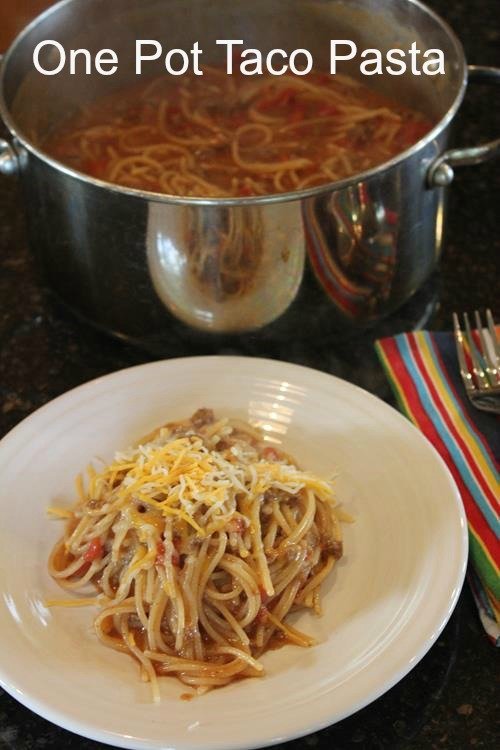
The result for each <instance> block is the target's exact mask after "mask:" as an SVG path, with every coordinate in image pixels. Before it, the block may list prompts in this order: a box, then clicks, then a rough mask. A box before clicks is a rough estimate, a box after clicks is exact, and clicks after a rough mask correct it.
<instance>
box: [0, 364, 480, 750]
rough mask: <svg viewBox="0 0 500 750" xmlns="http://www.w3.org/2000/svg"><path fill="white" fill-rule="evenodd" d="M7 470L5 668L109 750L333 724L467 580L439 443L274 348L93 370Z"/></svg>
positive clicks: (15, 685)
mask: <svg viewBox="0 0 500 750" xmlns="http://www.w3.org/2000/svg"><path fill="white" fill-rule="evenodd" d="M0 475H1V476H2V485H1V488H0V505H1V508H2V518H3V522H2V526H1V530H0V542H1V543H0V592H1V597H0V637H1V640H0V643H2V644H3V646H2V647H1V648H0V683H1V684H2V686H3V687H4V688H5V689H6V690H7V691H8V692H9V693H11V694H12V695H13V696H14V697H15V698H16V699H17V700H19V701H20V702H21V703H23V704H24V705H26V706H27V707H28V708H30V709H31V710H33V711H35V712H36V713H38V714H40V715H42V716H44V717H45V718H47V719H49V720H50V721H52V722H54V723H56V724H58V725H60V726H62V727H64V728H66V729H68V730H70V731H73V732H76V733H78V734H81V735H83V736H86V737H89V738H92V739H95V740H99V741H101V742H105V743H108V744H112V745H115V746H119V747H125V748H143V749H146V748H148V749H149V748H151V749H152V748H164V747H166V746H168V747H170V748H176V749H178V750H181V749H183V748H185V749H186V750H187V748H192V749H195V748H205V749H206V750H209V749H211V748H213V750H223V749H224V748H227V749H228V750H229V749H230V748H231V749H232V748H243V747H245V748H253V747H264V746H269V745H272V744H275V743H278V742H283V741H286V740H289V739H292V738H294V737H299V736H303V735H305V734H308V733H310V732H313V731H315V730H318V729H320V728H322V727H325V726H327V725H330V724H332V723H334V722H336V721H339V720H340V719H342V718H344V717H346V716H348V715H350V714H352V713H354V712H355V711H356V710H358V709H359V708H361V707H363V706H365V705H367V704H368V703H370V702H371V701H373V700H374V699H375V698H377V697H378V696H380V695H381V694H382V693H384V692H385V691H386V690H388V689H389V688H390V687H391V686H392V685H394V684H395V683H396V682H397V681H398V680H400V679H401V678H402V677H403V676H404V675H405V674H406V673H407V672H408V671H409V670H410V669H411V668H412V667H413V666H414V665H415V664H416V663H417V662H418V661H419V660H420V659H421V658H422V656H423V655H424V654H425V653H426V651H427V650H428V649H429V648H430V647H431V646H432V644H433V643H434V641H435V640H436V638H437V637H438V635H439V633H440V632H441V630H442V628H443V627H444V625H445V624H446V622H447V620H448V618H449V616H450V615H451V612H452V611H453V608H454V606H455V604H456V601H457V598H458V595H459V592H460V589H461V585H462V582H463V578H464V574H465V564H466V559H467V531H466V528H467V527H466V522H465V516H464V512H463V508H462V504H461V500H460V497H459V494H458V491H457V489H456V487H455V485H454V483H453V480H452V478H451V476H450V475H449V473H448V471H447V469H446V467H445V466H444V464H443V462H442V461H441V459H440V457H439V456H438V454H437V453H436V452H435V451H434V449H433V448H432V446H431V445H430V444H429V443H428V442H427V441H426V440H425V439H424V438H423V437H422V436H421V435H420V433H419V432H418V431H417V430H416V429H415V428H414V427H413V426H412V425H410V424H409V422H408V421H407V420H405V419H404V418H403V417H402V416H401V415H399V414H398V413H397V412H396V411H395V410H393V409H392V408H391V407H389V406H388V405H386V404H384V403H383V402H382V401H380V400H379V399H377V398H375V397H374V396H372V395H370V394H369V393H367V392H365V391H362V390H360V389H359V388H357V387H355V386H353V385H351V384H349V383H347V382H345V381H342V380H340V379H338V378H335V377H333V376H331V375H327V374H325V373H321V372H317V371H314V370H310V369H308V368H304V367H300V366H297V365H291V364H287V363H283V362H275V361H271V360H263V359H254V358H240V357H194V358H185V359H178V360H165V361H161V362H154V363H150V364H146V365H141V366H138V367H133V368H130V369H127V370H123V371H120V372H117V373H113V374H111V375H108V376H105V377H102V378H99V379H97V380H95V381H92V382H90V383H87V384H85V385H83V386H80V387H78V388H76V389H74V390H72V391H70V392H68V393H66V394H64V395H63V396H60V397H59V398H57V399H55V400H54V401H52V402H51V403H49V404H47V405H46V406H44V407H43V408H41V409H40V410H38V411H37V412H35V413H34V414H33V415H31V416H30V417H28V418H27V419H26V420H24V422H22V423H21V424H20V425H18V426H17V427H16V428H15V429H14V430H13V431H12V432H11V433H9V434H8V435H7V436H6V437H5V438H4V439H3V441H2V442H1V443H0ZM19 550H22V554H19ZM5 644H8V648H6V646H5ZM47 685H50V690H48V689H47Z"/></svg>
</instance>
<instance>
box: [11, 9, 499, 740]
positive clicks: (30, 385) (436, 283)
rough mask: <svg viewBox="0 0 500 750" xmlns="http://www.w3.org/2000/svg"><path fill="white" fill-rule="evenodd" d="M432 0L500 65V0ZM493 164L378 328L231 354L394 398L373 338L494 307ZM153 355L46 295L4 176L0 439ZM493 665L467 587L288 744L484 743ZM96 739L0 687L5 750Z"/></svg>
mask: <svg viewBox="0 0 500 750" xmlns="http://www.w3.org/2000/svg"><path fill="white" fill-rule="evenodd" d="M429 4H430V5H431V6H432V7H434V8H435V9H436V10H437V11H438V12H440V13H441V14H442V15H443V17H444V18H446V19H447V20H448V21H449V23H450V24H451V25H452V26H453V27H454V29H455V30H456V32H457V33H458V35H459V36H460V38H461V39H462V42H463V44H464V46H465V50H466V54H467V58H468V60H469V62H471V63H479V64H485V65H486V64H489V65H500V20H499V18H500V15H499V4H498V1H497V0H474V2H472V1H471V0H459V1H458V2H453V3H451V2H447V0H433V1H432V2H431V3H429ZM498 101H499V94H498V90H495V89H492V88H491V87H483V86H481V87H479V86H475V87H474V88H473V89H472V88H471V90H470V93H468V95H467V100H466V103H465V105H464V107H463V108H462V111H461V113H460V115H459V117H458V122H457V128H456V131H455V140H456V143H457V144H472V143H476V142H479V141H480V140H481V139H484V138H485V137H493V136H494V135H495V134H498V133H499V132H500V121H499V120H500V118H499V114H500V113H499V112H498V107H497V111H496V114H495V111H494V110H495V107H494V106H493V104H494V103H495V102H496V104H497V105H498ZM499 168H500V163H499V162H497V163H496V164H495V163H492V164H489V165H485V166H481V167H475V168H467V169H465V168H464V169H462V170H459V171H457V175H456V180H455V183H454V185H453V188H452V190H451V194H450V212H449V222H448V231H447V241H446V246H445V253H444V257H443V260H442V263H441V269H440V272H439V274H437V275H436V277H435V278H433V279H432V280H431V281H430V282H429V283H428V284H427V285H426V288H425V289H424V290H422V292H421V293H420V294H419V295H418V296H417V298H416V299H415V300H413V301H412V303H411V304H410V305H407V306H406V308H405V309H404V310H402V311H401V312H400V313H398V314H397V315H395V316H394V317H393V318H392V319H391V320H390V321H387V322H386V323H385V324H384V326H383V327H381V329H380V330H379V331H376V332H373V333H372V334H370V335H369V336H366V337H363V338H360V339H358V340H354V341H350V342H347V343H344V344H343V345H335V343H334V344H333V345H332V342H331V341H329V342H328V345H325V344H324V343H323V344H322V343H320V340H319V338H318V340H315V339H314V336H303V337H301V336H294V337H293V338H286V337H284V338H283V341H272V342H271V341H266V339H265V338H262V337H258V336H257V337H255V338H254V339H251V340H249V341H247V342H245V344H244V345H243V344H242V345H241V346H238V343H236V344H234V343H233V344H232V345H231V351H232V352H241V353H246V354H252V355H256V354H259V355H262V356H271V357H275V358H279V359H287V360H292V361H295V362H300V363H303V364H308V365H310V366H313V367H317V368H319V369H322V370H325V371H329V372H333V373H335V374H337V375H340V376H342V377H345V378H347V379H349V380H352V381H353V382H357V383H359V384H361V385H363V386H364V387H366V388H368V389H369V390H371V391H373V392H375V393H378V394H379V395H381V396H383V397H385V398H387V399H390V393H389V389H388V387H387V384H386V382H385V379H384V376H383V373H382V372H381V370H380V368H379V366H378V364H377V363H376V361H375V358H372V357H371V356H369V355H366V351H369V349H368V350H367V349H366V347H370V345H371V340H372V339H373V337H374V336H375V335H377V334H378V333H387V332H397V331H399V330H403V329H408V328H409V327H411V325H412V323H413V321H415V320H417V319H418V318H419V317H422V315H423V316H424V317H425V316H427V318H429V320H428V323H427V325H428V326H432V327H435V328H446V327H448V326H449V322H450V314H451V311H452V310H454V309H457V310H461V309H474V308H475V307H477V306H479V307H484V306H486V305H490V306H492V307H493V308H494V309H495V306H496V305H498V293H496V295H495V290H494V282H495V280H496V281H497V282H498V280H499V276H500V274H499V258H500V239H499V236H500V218H499V217H500V209H499V208H498V206H499V205H500V178H499ZM496 315H497V318H498V316H499V310H498V308H497V309H496ZM212 350H213V346H212V347H211V346H210V345H209V344H206V345H203V344H200V343H199V342H197V343H196V344H195V343H193V341H192V340H190V339H189V338H187V339H185V340H182V341H176V342H175V343H174V344H173V346H172V351H171V352H169V354H170V356H177V355H180V354H189V353H191V354H200V353H204V352H205V351H212ZM148 359H149V355H148V354H147V353H145V352H143V351H140V350H138V349H134V348H132V347H130V346H128V345H126V344H123V343H121V342H119V341H114V340H111V339H109V338H107V337H106V336H104V335H102V334H100V333H98V332H95V331H93V330H92V329H90V328H88V327H87V326H86V325H84V324H83V323H81V322H79V321H77V320H75V319H74V318H73V317H72V316H71V315H70V314H69V313H67V312H66V311H65V310H63V309H61V307H60V306H58V305H57V303H56V302H55V301H54V300H53V299H52V298H51V297H50V294H49V293H48V292H47V290H46V289H45V287H44V286H43V283H42V281H41V280H40V279H39V278H38V276H37V273H36V270H35V267H34V263H33V261H32V258H31V255H30V253H29V252H28V250H27V247H26V241H25V236H24V222H23V207H22V201H21V198H20V195H19V192H18V189H17V186H16V182H15V180H12V179H8V178H4V177H0V436H1V435H3V434H5V433H6V432H7V431H8V430H9V429H11V428H12V427H14V426H15V425H16V424H17V423H18V422H20V421H21V420H22V419H23V418H24V417H26V416H27V415H28V414H30V413H31V412H32V411H34V410H35V409H36V408H38V407H39V406H41V405H42V404H44V403H46V402H47V401H49V400H50V399H52V398H54V397H55V396H58V395H59V394H61V393H63V392H64V391H66V390H68V389H70V388H72V387H74V386H76V385H79V384H80V383H82V382H84V381H86V380H89V379H91V378H93V377H96V376H99V375H102V374H105V373H108V372H112V371H114V370H117V369H120V368H122V367H127V366H129V365H133V364H137V363H141V362H144V361H147V360H148ZM361 363H363V364H364V365H366V367H364V368H362V367H361V366H360V364H361ZM0 481H1V479H0ZM3 648H8V644H5V643H0V659H1V653H2V649H3ZM496 662H497V653H496V652H495V650H494V649H493V647H492V646H491V645H490V643H489V642H488V641H487V639H486V637H485V635H484V633H483V631H482V628H481V626H480V623H479V620H478V617H477V613H476V610H475V607H474V604H473V602H472V599H471V595H470V593H469V591H468V589H467V587H466V588H465V589H464V591H463V592H462V595H461V597H460V600H459V604H458V606H457V608H456V610H455V612H454V614H453V615H452V618H451V620H450V622H449V624H448V625H447V626H446V628H445V629H444V631H443V633H442V635H441V637H440V638H439V639H438V641H437V643H436V644H435V645H434V646H433V648H432V649H431V650H430V651H429V653H428V654H427V655H426V656H425V657H424V658H423V660H422V661H421V662H420V663H419V664H418V665H417V667H416V668H415V669H414V670H413V671H412V672H411V673H410V674H409V675H408V676H407V677H405V678H404V679H403V680H402V681H401V682H400V683H399V684H398V685H396V686H395V687H394V688H392V690H390V691H389V692H388V693H386V694H385V695H384V696H383V697H382V698H380V699H379V700H377V701H376V702H375V703H373V704H372V705H371V706H369V707H367V708H365V709H364V710H362V711H360V712H358V713H357V714H355V715H354V716H352V717H350V718H348V719H346V720H345V721H343V722H340V723H339V724H336V725H335V726H333V727H330V728H329V729H326V730H324V731H322V732H319V733H317V734H314V735H311V736H310V737H307V738H304V739H302V740H297V741H295V742H291V743H288V744H287V745H286V747H287V748H288V749H289V750H292V749H293V750H298V749H299V748H319V749H320V750H321V749H324V750H326V749H327V748H328V749H330V748H335V750H344V749H345V750H351V749H352V750H354V749H359V750H363V749H367V750H369V749H371V748H380V749H383V750H386V749H387V750H392V749H394V750H396V749H398V750H431V748H432V749H433V750H434V749H437V748H444V749H450V750H461V748H482V749H484V750H490V749H491V750H493V748H496V747H498V746H499V744H500V738H499V736H498V733H497V731H496V727H495V720H496V719H497V718H498V700H496V699H495V676H496V673H497V664H496ZM34 668H36V665H34ZM166 744H167V745H168V738H166ZM99 747H103V748H104V747H105V746H104V745H99V744H98V743H95V742H92V741H90V740H85V739H82V738H79V737H77V736H75V735H72V734H70V733H68V732H66V731H64V730H62V729H59V728H58V727H55V726H53V725H52V724H50V723H48V722H47V721H45V720H43V719H41V718H39V717H38V716H36V715H35V714H33V713H31V712H30V711H29V710H27V709H25V708H24V707H23V706H21V704H19V703H18V702H17V701H16V700H14V699H13V698H11V697H10V696H9V695H8V694H7V693H6V692H4V691H2V690H1V689H0V750H7V749H9V750H14V749H15V750H34V749H35V748H47V749H49V748H57V749H59V748H68V750H70V749H72V750H97V748H99Z"/></svg>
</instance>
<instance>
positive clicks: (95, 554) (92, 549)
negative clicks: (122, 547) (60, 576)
mask: <svg viewBox="0 0 500 750" xmlns="http://www.w3.org/2000/svg"><path fill="white" fill-rule="evenodd" d="M102 552H103V547H102V542H101V540H100V539H99V537H96V538H95V539H92V541H91V542H90V544H89V548H88V550H87V551H86V553H85V554H84V556H83V559H84V560H85V562H88V563H93V562H94V560H99V558H100V557H102Z"/></svg>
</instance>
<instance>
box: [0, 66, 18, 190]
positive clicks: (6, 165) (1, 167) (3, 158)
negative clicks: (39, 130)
mask: <svg viewBox="0 0 500 750" xmlns="http://www.w3.org/2000/svg"><path fill="white" fill-rule="evenodd" d="M2 59H3V55H2V54H0V66H1V64H2ZM18 168H19V162H18V160H17V154H16V152H15V151H14V149H13V148H12V146H11V145H10V143H8V141H6V140H5V139H4V138H0V174H5V175H11V174H16V172H17V171H18Z"/></svg>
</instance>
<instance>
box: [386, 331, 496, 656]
mask: <svg viewBox="0 0 500 750" xmlns="http://www.w3.org/2000/svg"><path fill="white" fill-rule="evenodd" d="M375 348H376V351H377V354H378V356H379V358H380V361H381V363H382V365H383V367H384V369H385V371H386V374H387V376H388V378H389V380H390V383H391V386H392V388H393V390H394V393H395V396H396V398H397V400H398V403H399V406H400V409H401V411H402V412H403V413H404V414H406V416H407V417H408V418H409V419H411V421H412V422H413V423H414V424H415V425H416V426H417V427H418V428H419V429H420V430H421V431H422V432H423V433H424V435H425V436H426V437H427V438H428V439H429V440H430V441H431V443H432V444H433V445H434V447H435V448H436V449H437V451H438V452H439V453H440V455H441V456H442V458H443V459H444V461H445V462H446V464H447V465H448V468H449V469H450V471H451V473H452V475H453V477H454V479H455V482H456V483H457V486H458V488H459V490H460V493H461V495H462V500H463V504H464V507H465V512H466V514H467V520H468V526H469V566H468V572H467V578H468V581H469V583H470V586H471V589H472V593H473V595H474V598H475V600H476V604H477V606H478V610H479V616H480V618H481V621H482V623H483V626H484V628H485V630H486V632H487V634H488V636H489V638H490V639H491V640H492V641H493V643H494V644H495V645H497V646H499V645H500V610H499V599H500V581H499V576H498V569H499V564H500V545H499V543H498V536H499V530H500V529H499V515H498V509H499V502H498V495H499V475H498V471H499V463H500V431H499V426H500V418H499V417H498V416H497V415H495V414H489V413H486V412H481V411H479V410H477V409H475V408H474V407H473V406H472V405H471V404H470V402H469V401H468V399H467V396H466V394H465V390H464V388H463V385H462V380H461V378H460V373H459V368H458V361H457V355H456V351H455V342H454V338H453V334H451V333H428V332H426V331H419V332H417V333H405V334H401V335H399V336H396V337H394V338H386V339H381V340H380V341H378V342H377V343H376V345H375Z"/></svg>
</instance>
